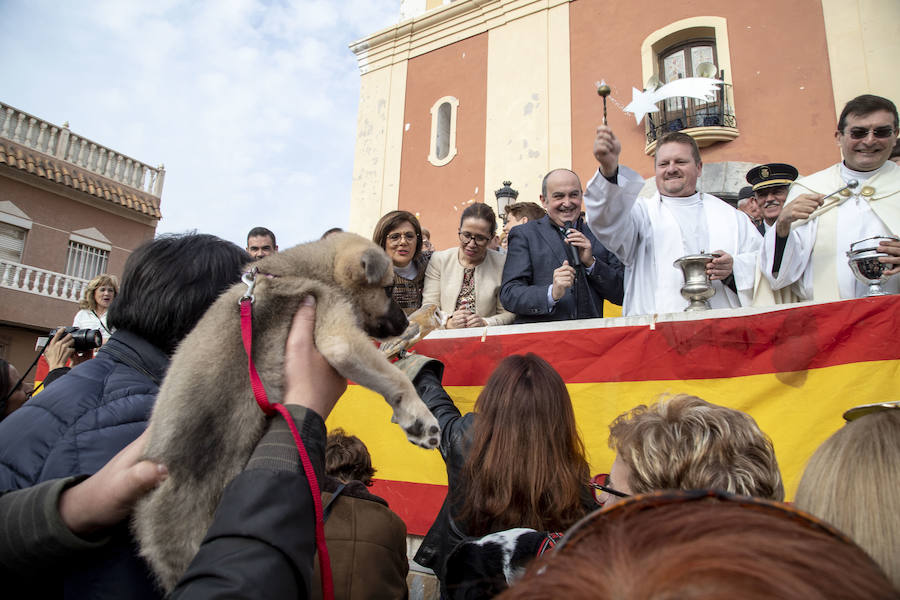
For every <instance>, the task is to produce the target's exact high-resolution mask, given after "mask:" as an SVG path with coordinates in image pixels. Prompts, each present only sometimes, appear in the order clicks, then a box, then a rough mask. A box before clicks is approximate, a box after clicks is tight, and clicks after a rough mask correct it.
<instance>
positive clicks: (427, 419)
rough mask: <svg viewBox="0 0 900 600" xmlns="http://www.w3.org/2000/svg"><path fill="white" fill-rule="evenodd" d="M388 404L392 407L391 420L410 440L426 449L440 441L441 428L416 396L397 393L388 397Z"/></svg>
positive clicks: (433, 446) (434, 446)
mask: <svg viewBox="0 0 900 600" xmlns="http://www.w3.org/2000/svg"><path fill="white" fill-rule="evenodd" d="M388 404H390V405H391V407H392V408H393V409H394V414H393V415H392V416H391V421H392V422H394V423H396V424H398V425H399V426H400V427H401V428H402V429H403V431H405V432H406V438H407V439H408V440H409V441H410V442H412V443H413V444H415V445H417V446H421V447H422V448H426V449H428V450H431V449H432V448H437V446H438V444H440V442H441V428H440V426H438V422H437V419H436V418H435V417H434V415H433V414H431V411H430V410H428V407H427V406H425V403H424V402H422V400H421V399H420V398H419V397H418V396H416V395H415V394H412V395H404V394H402V393H399V394H396V395H394V396H392V397H390V398H388Z"/></svg>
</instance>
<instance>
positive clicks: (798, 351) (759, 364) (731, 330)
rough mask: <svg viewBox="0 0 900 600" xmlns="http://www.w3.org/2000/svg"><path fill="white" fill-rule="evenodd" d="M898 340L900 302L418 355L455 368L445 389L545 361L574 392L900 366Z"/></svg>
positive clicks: (491, 342)
mask: <svg viewBox="0 0 900 600" xmlns="http://www.w3.org/2000/svg"><path fill="white" fill-rule="evenodd" d="M848 323H853V324H854V325H853V327H852V328H850V327H848V326H847V324H848ZM898 330H900V302H897V299H896V297H893V296H885V297H880V298H862V299H858V300H851V301H844V302H833V303H828V304H818V305H812V306H802V307H797V308H790V309H785V310H778V311H773V312H768V313H762V314H754V315H747V316H735V317H730V318H716V319H703V320H696V321H694V320H692V321H675V322H661V323H657V324H656V328H655V330H652V329H650V327H649V326H647V325H640V326H630V327H614V328H602V329H583V330H573V331H565V332H562V331H542V332H534V333H521V334H509V335H492V336H490V337H488V338H487V340H486V341H485V342H482V341H481V337H480V336H473V337H465V338H438V339H432V340H429V339H425V340H422V341H421V342H419V343H418V344H417V345H416V348H415V350H416V352H418V353H419V354H424V355H426V356H434V357H436V358H440V359H441V360H442V361H443V362H444V363H445V364H447V365H452V368H448V369H447V370H446V371H445V373H444V385H445V386H447V385H469V386H471V385H484V384H485V383H486V382H487V379H488V377H489V376H490V374H491V372H492V371H493V370H494V368H495V367H496V366H497V364H498V363H499V362H500V361H501V360H503V358H505V357H506V356H509V355H510V354H524V353H526V352H534V353H535V354H538V355H540V356H542V357H543V358H544V359H546V360H547V361H548V362H549V363H550V364H551V365H553V367H554V368H555V369H556V370H557V371H558V372H559V373H560V375H561V376H562V378H563V380H565V381H566V383H594V382H610V381H661V380H670V379H677V380H686V379H715V378H721V377H740V376H744V375H760V374H764V373H784V372H792V371H805V370H807V369H815V368H823V367H829V366H835V365H840V364H848V363H856V362H866V361H875V360H895V359H898V358H900V346H898V345H897V344H896V343H895V342H894V336H893V335H888V334H886V332H896V331H898ZM851 332H852V335H850V334H851ZM561 337H564V341H562V342H561V340H560V338H561ZM548 349H551V350H552V353H551V352H548ZM598 364H599V365H601V367H599V368H598V367H597V365H598Z"/></svg>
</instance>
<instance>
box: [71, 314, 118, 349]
mask: <svg viewBox="0 0 900 600" xmlns="http://www.w3.org/2000/svg"><path fill="white" fill-rule="evenodd" d="M108 314H109V311H106V312H105V313H103V316H100V317H98V316H97V313H95V312H94V311H92V310H88V309H86V308H84V309H81V310H79V311H78V313H77V314H76V315H75V320H74V321H72V326H73V327H77V328H78V329H99V330H100V335H101V337H103V343H104V344H105V343H106V340H108V339H109V337H110V336H111V335H112V331H110V330H109V328H108V327H107V326H106V315H108Z"/></svg>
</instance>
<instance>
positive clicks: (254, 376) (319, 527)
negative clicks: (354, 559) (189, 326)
mask: <svg viewBox="0 0 900 600" xmlns="http://www.w3.org/2000/svg"><path fill="white" fill-rule="evenodd" d="M253 276H255V273H254V274H253ZM252 291H253V287H252V285H251V287H250V289H249V290H247V294H246V295H245V296H244V297H243V298H241V338H242V339H243V341H244V350H246V351H247V362H248V364H249V372H250V385H251V386H252V387H253V396H254V397H255V398H256V403H257V404H258V405H259V407H260V408H261V409H262V411H263V412H264V413H265V414H266V415H267V416H272V415H274V414H275V413H276V412H278V413H281V416H283V417H284V420H285V421H287V424H288V427H289V428H290V430H291V435H293V436H294V444H296V446H297V452H299V453H300V462H301V463H303V471H304V472H305V473H306V479H307V480H309V489H310V492H312V497H313V505H314V506H315V509H316V549H317V550H318V552H319V575H320V576H321V579H322V597H323V598H325V600H333V599H334V583H333V582H332V580H331V559H330V558H329V556H328V547H327V546H326V545H325V525H324V521H323V520H322V493H321V490H320V489H319V482H318V480H317V479H316V472H315V470H314V469H313V466H312V461H310V460H309V454H307V453H306V446H304V445H303V440H301V439H300V432H298V431H297V426H296V425H295V424H294V420H293V419H292V418H291V415H290V413H288V410H287V408H285V407H284V405H283V404H278V403H277V402H276V403H274V404H273V403H270V402H269V398H268V396H266V390H265V388H264V387H263V384H262V380H261V379H260V378H259V373H257V372H256V366H255V365H254V364H253V354H252V353H251V349H252V347H253V319H252V312H253V308H252V305H253V297H252V296H251V295H250V294H251V293H252Z"/></svg>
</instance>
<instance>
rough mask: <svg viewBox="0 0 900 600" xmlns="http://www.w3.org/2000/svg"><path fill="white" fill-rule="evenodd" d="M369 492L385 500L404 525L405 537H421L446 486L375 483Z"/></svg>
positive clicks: (428, 525) (430, 521)
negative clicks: (409, 534)
mask: <svg viewBox="0 0 900 600" xmlns="http://www.w3.org/2000/svg"><path fill="white" fill-rule="evenodd" d="M369 489H370V491H371V492H372V493H373V494H375V495H376V496H381V497H382V498H384V499H385V500H387V502H388V504H390V505H391V510H393V511H394V512H395V513H397V515H398V516H399V517H400V518H401V519H403V521H404V522H405V523H406V530H407V533H411V534H413V535H425V534H426V533H428V529H429V528H430V527H431V524H432V523H434V519H435V518H436V517H437V514H438V512H440V510H441V505H442V504H443V503H444V497H445V496H446V495H447V486H445V485H432V484H429V483H410V482H408V481H391V480H389V479H376V480H374V482H373V483H372V487H371V488H369Z"/></svg>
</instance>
